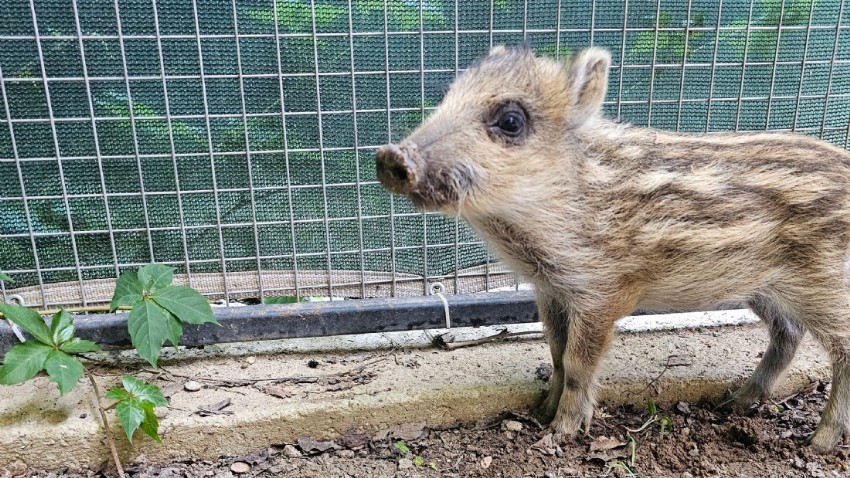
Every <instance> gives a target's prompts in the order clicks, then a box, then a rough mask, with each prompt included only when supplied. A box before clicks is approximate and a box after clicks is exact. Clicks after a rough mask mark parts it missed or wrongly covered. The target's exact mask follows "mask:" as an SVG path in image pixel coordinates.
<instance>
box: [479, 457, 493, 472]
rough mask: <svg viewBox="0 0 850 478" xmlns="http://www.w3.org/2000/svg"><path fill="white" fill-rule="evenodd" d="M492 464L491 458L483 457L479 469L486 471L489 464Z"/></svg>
mask: <svg viewBox="0 0 850 478" xmlns="http://www.w3.org/2000/svg"><path fill="white" fill-rule="evenodd" d="M491 463H493V457H492V456H485V457H484V459H482V460H481V468H483V469H485V470H486V469H487V468H490V464H491Z"/></svg>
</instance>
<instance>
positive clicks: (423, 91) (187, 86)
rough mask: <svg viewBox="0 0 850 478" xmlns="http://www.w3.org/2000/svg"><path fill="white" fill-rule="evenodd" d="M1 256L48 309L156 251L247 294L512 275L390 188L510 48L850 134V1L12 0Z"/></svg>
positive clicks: (96, 289)
mask: <svg viewBox="0 0 850 478" xmlns="http://www.w3.org/2000/svg"><path fill="white" fill-rule="evenodd" d="M0 6H2V9H0V95H2V100H3V101H2V106H3V111H2V112H0V123H2V124H0V271H3V272H5V273H6V274H8V275H9V276H11V277H12V279H13V281H14V282H12V283H11V284H10V283H2V284H0V287H2V291H3V294H4V298H7V297H9V296H10V295H18V296H20V297H22V298H23V299H24V301H25V302H26V303H27V304H29V305H42V306H51V305H59V304H62V305H67V304H93V303H98V302H104V301H106V300H108V298H109V296H110V294H111V292H112V287H113V280H114V278H115V277H116V276H117V274H118V273H120V271H121V270H123V269H125V268H130V267H137V266H139V265H141V264H145V263H148V262H161V263H166V264H169V265H172V266H174V267H176V268H177V269H178V273H179V274H180V275H179V276H178V277H179V278H180V280H181V281H183V282H186V283H189V284H190V285H192V286H193V287H196V288H198V289H199V290H201V291H202V292H204V293H206V294H208V295H210V296H212V297H216V298H223V299H225V301H230V300H234V299H242V298H246V297H277V296H285V297H289V296H305V295H321V296H330V297H377V296H404V295H418V294H423V293H427V292H428V290H429V287H430V284H431V283H432V282H436V281H439V282H442V283H443V284H444V285H445V286H446V287H447V290H448V292H455V293H457V292H476V291H483V290H493V289H497V288H502V287H511V286H513V285H515V284H516V279H515V277H514V276H513V275H511V273H510V272H509V271H507V270H506V269H505V268H503V267H502V266H501V265H500V264H498V263H494V262H493V258H492V257H491V256H490V255H489V254H488V252H487V249H486V247H485V246H484V245H483V243H482V242H481V241H480V239H478V238H477V237H476V236H475V235H474V234H473V233H472V232H471V230H470V229H469V228H468V227H467V226H466V225H465V224H464V223H463V222H462V221H457V220H455V219H453V218H447V217H444V216H442V215H439V214H423V213H421V212H417V211H416V210H415V209H414V208H413V207H412V206H411V204H410V203H409V202H407V200H404V199H399V198H392V197H390V196H389V195H388V194H387V193H386V192H385V191H384V190H383V189H382V188H381V186H380V185H379V184H378V183H377V181H376V179H375V172H374V161H373V153H374V150H375V149H376V148H377V147H378V146H379V145H381V144H384V143H386V142H389V141H397V140H399V139H401V138H403V137H404V136H405V135H406V133H408V132H409V131H410V130H411V129H412V128H414V127H415V126H416V125H417V124H418V123H419V122H420V121H421V119H422V118H423V116H424V115H427V114H428V112H429V111H431V110H432V109H433V108H434V107H435V106H436V105H437V104H438V102H439V101H440V98H441V94H442V91H443V89H444V87H445V86H446V85H448V84H449V83H450V82H451V80H452V79H453V78H454V77H455V75H456V74H457V73H458V72H459V71H462V69H463V68H464V67H465V66H466V65H467V64H469V63H471V62H472V61H473V60H474V59H475V58H477V57H479V56H480V55H482V54H484V53H486V51H487V50H488V48H489V47H490V46H491V45H494V44H500V43H506V44H516V43H520V42H522V41H527V42H528V43H529V44H530V45H531V47H532V48H534V49H535V50H536V51H537V52H539V53H540V54H545V55H551V56H559V57H563V56H568V55H569V54H570V52H571V51H572V50H574V49H577V48H580V47H583V46H585V45H589V44H595V45H598V46H604V47H607V48H609V49H610V50H611V51H612V54H613V62H614V66H613V68H612V73H611V82H610V89H609V92H608V100H609V101H608V102H607V103H606V107H605V109H606V111H605V112H606V114H607V115H609V116H611V117H619V118H621V119H622V120H625V121H630V122H632V123H635V124H639V125H650V126H653V127H658V128H663V129H670V130H679V131H717V130H764V129H772V130H793V131H798V132H801V133H805V134H811V135H814V136H817V137H821V138H823V139H825V140H827V141H831V142H833V143H834V144H837V145H839V146H842V147H845V148H847V147H848V146H850V145H849V144H848V141H850V128H848V123H850V6H847V5H845V0H840V1H839V0H832V1H829V0H726V1H721V2H718V1H714V0H712V1H708V0H705V1H703V0H689V1H687V2H685V1H679V0H676V1H673V0H670V1H648V0H643V1H635V0H632V1H624V2H604V1H593V0H535V1H532V0H528V1H520V0H489V1H483V0H473V1H463V2H461V1H460V0H455V1H454V2H451V1H448V0H347V1H342V0H276V1H273V0H268V1H265V0H250V1H249V0H238V1H237V0H231V1H226V0H216V1H212V0H155V1H152V0H76V1H72V0H0Z"/></svg>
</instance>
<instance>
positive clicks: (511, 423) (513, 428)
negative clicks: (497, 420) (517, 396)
mask: <svg viewBox="0 0 850 478" xmlns="http://www.w3.org/2000/svg"><path fill="white" fill-rule="evenodd" d="M502 430H507V431H509V432H518V431H520V430H522V423H520V422H518V421H516V420H505V421H503V422H502Z"/></svg>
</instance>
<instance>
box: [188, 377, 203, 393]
mask: <svg viewBox="0 0 850 478" xmlns="http://www.w3.org/2000/svg"><path fill="white" fill-rule="evenodd" d="M201 386H202V385H201V384H200V382H196V381H194V380H189V381H188V382H186V383H185V384H183V388H184V389H185V390H186V391H187V392H197V391H198V390H200V389H201Z"/></svg>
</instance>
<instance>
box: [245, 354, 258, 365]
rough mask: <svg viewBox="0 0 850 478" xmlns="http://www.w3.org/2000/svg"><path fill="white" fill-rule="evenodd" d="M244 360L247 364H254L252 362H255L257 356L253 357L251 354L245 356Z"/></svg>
mask: <svg viewBox="0 0 850 478" xmlns="http://www.w3.org/2000/svg"><path fill="white" fill-rule="evenodd" d="M245 361H246V362H248V364H249V365H254V362H256V361H257V357H254V356H253V355H252V356H250V357H248V358H246V359H245Z"/></svg>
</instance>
